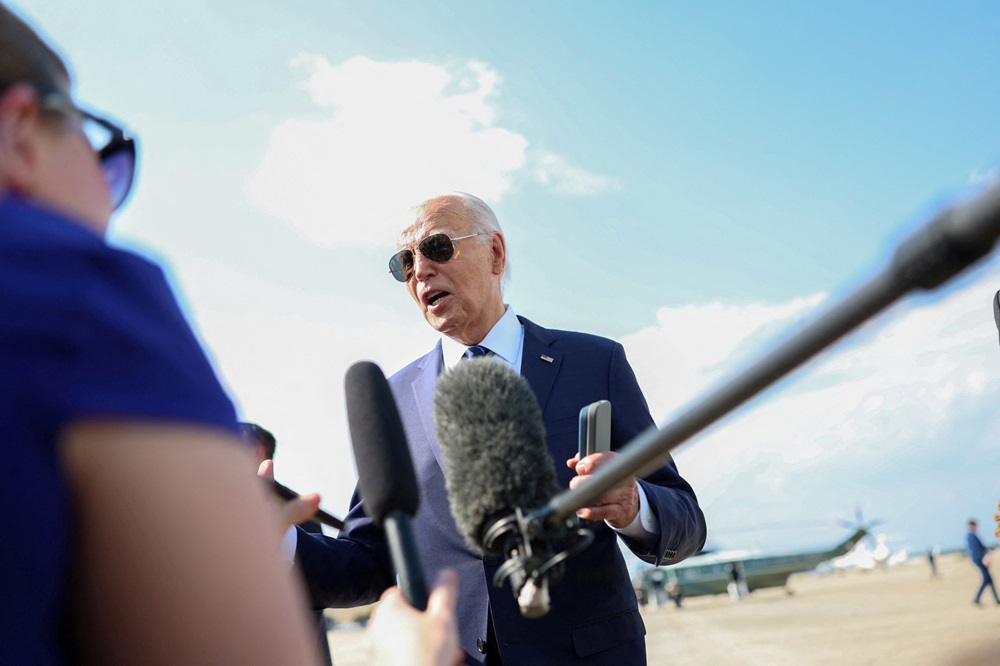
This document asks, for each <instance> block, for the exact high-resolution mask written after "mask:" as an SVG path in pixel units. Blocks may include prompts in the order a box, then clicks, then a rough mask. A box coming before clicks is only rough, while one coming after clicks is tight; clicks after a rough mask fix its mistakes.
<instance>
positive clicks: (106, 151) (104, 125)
mask: <svg viewBox="0 0 1000 666" xmlns="http://www.w3.org/2000/svg"><path fill="white" fill-rule="evenodd" d="M39 104H40V105H41V107H42V108H43V109H48V110H50V111H55V112H57V113H61V114H63V115H64V116H69V117H73V116H79V117H80V119H81V120H82V126H83V132H84V134H86V136H87V140H88V141H89V142H90V146H91V148H93V150H94V152H95V153H97V158H98V160H99V161H100V163H101V171H102V173H103V174H104V182H105V183H106V184H107V187H108V194H109V195H110V197H111V205H112V208H113V209H114V210H117V209H118V207H119V206H121V205H122V203H123V202H124V201H125V198H126V197H127V196H128V193H129V191H130V190H131V189H132V181H133V180H135V140H134V139H132V138H131V137H129V136H127V135H126V134H125V130H123V129H122V128H121V127H119V126H118V125H116V124H114V123H113V122H111V121H110V120H107V119H106V118H101V117H100V116H95V115H94V114H92V113H90V112H89V111H85V110H83V109H81V108H80V107H78V106H77V105H76V104H74V103H73V101H72V100H71V99H70V98H69V97H67V96H66V94H65V93H62V92H59V91H52V90H46V91H39Z"/></svg>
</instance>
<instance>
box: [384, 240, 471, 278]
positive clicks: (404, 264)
mask: <svg viewBox="0 0 1000 666" xmlns="http://www.w3.org/2000/svg"><path fill="white" fill-rule="evenodd" d="M482 235H484V234H483V233H478V234H469V235H468V236H459V237H458V238H452V237H450V236H449V235H448V234H431V235H430V236H428V237H427V238H425V239H423V240H422V241H420V242H419V243H417V251H418V252H420V254H422V255H424V256H425V257H427V258H428V259H430V260H431V261H433V262H435V263H438V264H443V263H445V262H446V261H451V260H452V259H454V258H455V253H456V252H457V250H456V249H455V241H460V240H465V239H466V238H474V237H475V236H482ZM389 272H390V273H392V277H394V278H396V280H398V281H399V282H406V281H407V280H409V279H410V276H412V275H413V250H409V249H406V250H400V251H399V252H397V253H396V254H394V255H392V257H390V258H389Z"/></svg>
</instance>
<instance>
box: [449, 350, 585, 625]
mask: <svg viewBox="0 0 1000 666" xmlns="http://www.w3.org/2000/svg"><path fill="white" fill-rule="evenodd" d="M434 426H435V429H436V434H437V441H438V444H439V445H440V447H441V455H442V467H443V468H444V475H445V486H446V488H447V490H448V503H449V505H450V507H451V514H452V516H453V517H454V519H455V525H456V526H457V527H458V531H459V533H460V534H461V535H462V537H463V538H464V539H465V541H466V542H467V543H468V544H469V547H470V548H472V549H473V551H475V552H477V553H480V554H483V553H487V554H491V555H500V556H503V557H504V558H505V562H504V563H503V565H501V566H500V568H499V569H498V570H497V573H496V575H495V576H494V579H493V584H494V585H495V586H497V587H500V586H502V585H503V583H504V581H505V580H510V583H511V589H512V591H513V592H514V594H515V596H517V597H518V603H519V605H520V608H521V613H522V615H524V616H525V617H540V616H541V615H544V614H545V613H546V612H548V609H549V607H548V582H549V579H550V578H551V579H552V580H553V581H557V580H558V579H559V577H560V576H561V574H562V563H563V561H564V560H565V559H566V558H567V557H569V556H570V555H572V554H575V553H576V552H579V551H580V550H582V549H583V548H584V547H586V546H587V545H588V544H589V543H590V542H591V541H592V540H593V534H592V533H590V532H589V531H586V530H580V529H576V528H577V525H576V523H575V521H564V524H563V525H562V528H563V529H552V528H548V527H547V528H546V529H544V530H543V529H541V527H542V525H541V522H540V521H539V520H537V519H536V518H535V516H534V515H533V514H532V513H531V512H530V511H529V510H531V509H535V508H537V507H541V506H543V505H545V504H546V503H547V502H548V501H549V499H550V498H551V497H552V496H553V495H555V494H556V493H557V492H558V490H559V488H558V483H557V481H556V472H555V468H554V466H553V462H552V458H551V457H550V456H549V453H548V449H547V448H546V446H545V427H544V425H542V415H541V411H540V410H539V408H538V402H537V401H536V400H535V395H534V393H532V391H531V387H530V386H529V385H528V382H527V381H526V380H525V379H524V378H523V377H521V376H519V375H518V374H517V373H515V372H514V371H513V370H512V369H511V368H510V366H508V365H507V364H506V363H503V362H501V361H497V360H492V359H476V360H470V361H466V362H463V363H459V364H458V365H457V366H456V367H455V368H454V369H452V370H449V371H448V372H447V373H445V374H444V375H442V376H441V378H440V379H438V382H437V385H436V386H435V389H434ZM560 546H565V548H564V549H560V548H559V547H560Z"/></svg>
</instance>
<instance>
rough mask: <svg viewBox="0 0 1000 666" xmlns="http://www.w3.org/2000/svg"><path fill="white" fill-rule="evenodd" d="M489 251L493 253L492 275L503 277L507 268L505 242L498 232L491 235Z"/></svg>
mask: <svg viewBox="0 0 1000 666" xmlns="http://www.w3.org/2000/svg"><path fill="white" fill-rule="evenodd" d="M491 250H492V252H493V274H494V275H503V272H504V269H506V268H507V241H506V240H504V237H503V234H502V233H500V232H498V231H497V232H494V233H493V241H492V246H491Z"/></svg>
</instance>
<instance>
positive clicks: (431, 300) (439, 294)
mask: <svg viewBox="0 0 1000 666" xmlns="http://www.w3.org/2000/svg"><path fill="white" fill-rule="evenodd" d="M447 295H448V292H447V291H436V292H434V293H433V294H431V295H430V296H428V297H427V305H434V304H435V303H437V302H438V301H440V300H441V299H442V298H444V297H445V296H447Z"/></svg>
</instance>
